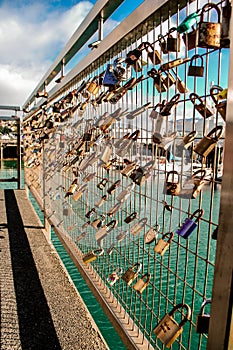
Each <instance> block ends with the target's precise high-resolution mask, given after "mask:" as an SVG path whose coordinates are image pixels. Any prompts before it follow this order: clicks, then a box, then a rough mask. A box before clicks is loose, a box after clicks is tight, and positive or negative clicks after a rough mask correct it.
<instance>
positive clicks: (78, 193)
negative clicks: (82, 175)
mask: <svg viewBox="0 0 233 350" xmlns="http://www.w3.org/2000/svg"><path fill="white" fill-rule="evenodd" d="M87 188H88V185H87V184H84V185H82V186H80V187H79V189H78V191H76V192H75V193H74V194H73V196H72V199H73V200H74V201H75V202H76V201H77V200H79V199H80V198H81V197H82V195H83V193H84V191H86V190H87Z"/></svg>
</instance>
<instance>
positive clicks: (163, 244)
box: [154, 232, 174, 256]
mask: <svg viewBox="0 0 233 350" xmlns="http://www.w3.org/2000/svg"><path fill="white" fill-rule="evenodd" d="M167 237H169V239H168V240H167V241H165V239H166V238H167ZM173 237H174V232H167V233H164V234H163V235H162V238H160V240H159V241H158V243H157V244H156V245H155V246H154V251H155V252H156V253H158V254H159V255H161V256H163V255H164V253H165V252H166V251H167V249H168V248H169V246H170V244H171V242H172V239H173Z"/></svg>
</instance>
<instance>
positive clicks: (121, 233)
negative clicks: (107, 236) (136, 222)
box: [116, 230, 129, 242]
mask: <svg viewBox="0 0 233 350" xmlns="http://www.w3.org/2000/svg"><path fill="white" fill-rule="evenodd" d="M128 235H129V231H127V230H125V231H121V232H120V233H119V234H118V235H117V236H116V240H117V242H121V241H123V239H125V238H126V236H128Z"/></svg>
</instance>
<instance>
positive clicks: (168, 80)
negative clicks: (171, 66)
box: [163, 72, 176, 89]
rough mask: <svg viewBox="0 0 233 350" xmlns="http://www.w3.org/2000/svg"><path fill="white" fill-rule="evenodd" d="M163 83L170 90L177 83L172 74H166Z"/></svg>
mask: <svg viewBox="0 0 233 350" xmlns="http://www.w3.org/2000/svg"><path fill="white" fill-rule="evenodd" d="M163 83H164V85H165V86H166V88H167V89H169V88H170V87H171V86H172V85H174V84H175V83H176V79H175V78H174V76H173V75H172V74H171V73H170V72H165V78H164V81H163Z"/></svg>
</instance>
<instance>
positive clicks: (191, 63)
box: [190, 54, 204, 67]
mask: <svg viewBox="0 0 233 350" xmlns="http://www.w3.org/2000/svg"><path fill="white" fill-rule="evenodd" d="M198 59H200V60H201V65H200V66H204V59H203V56H201V55H198V54H196V55H193V57H191V59H190V67H192V66H193V61H195V60H198Z"/></svg>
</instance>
